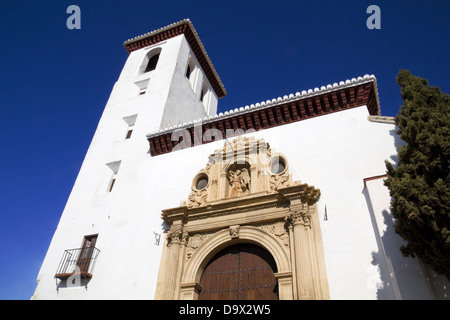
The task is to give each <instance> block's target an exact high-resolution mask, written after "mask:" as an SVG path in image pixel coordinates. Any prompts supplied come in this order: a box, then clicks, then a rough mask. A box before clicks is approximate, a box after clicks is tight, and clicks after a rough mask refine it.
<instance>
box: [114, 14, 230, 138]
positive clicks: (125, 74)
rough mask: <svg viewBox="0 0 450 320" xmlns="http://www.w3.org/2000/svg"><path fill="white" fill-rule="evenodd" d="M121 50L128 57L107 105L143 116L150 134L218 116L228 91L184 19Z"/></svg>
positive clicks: (141, 37) (125, 44)
mask: <svg viewBox="0 0 450 320" xmlns="http://www.w3.org/2000/svg"><path fill="white" fill-rule="evenodd" d="M124 46H125V48H126V50H127V52H128V53H129V57H128V59H127V61H126V63H125V66H124V68H123V70H122V72H121V74H120V77H119V79H118V81H117V83H116V85H115V86H114V89H113V91H112V94H111V98H110V100H109V102H108V104H109V105H111V106H112V105H114V106H115V105H120V108H121V109H122V110H125V109H130V110H131V109H133V110H135V111H136V112H137V113H139V115H140V114H141V113H142V115H143V117H144V116H145V119H146V122H147V124H146V126H145V127H146V129H147V130H149V131H156V130H161V129H164V128H169V127H173V126H177V125H181V124H183V123H188V122H190V121H193V120H197V119H203V118H205V117H208V116H211V115H214V114H216V112H217V102H218V99H220V98H222V97H224V96H225V95H226V90H225V88H224V86H223V84H222V82H221V80H220V78H219V76H218V75H217V72H216V70H215V68H214V66H213V65H212V63H211V61H210V59H209V57H208V55H207V54H206V51H205V49H204V47H203V44H202V43H201V41H200V39H199V37H198V35H197V32H196V31H195V29H194V27H193V25H192V23H191V22H190V21H189V20H188V19H186V20H182V21H180V22H177V23H174V24H171V25H169V26H166V27H164V28H161V29H158V30H155V31H152V32H149V33H146V34H144V35H141V36H138V37H135V38H133V39H130V40H128V41H126V42H125V43H124ZM139 118H141V117H140V116H139Z"/></svg>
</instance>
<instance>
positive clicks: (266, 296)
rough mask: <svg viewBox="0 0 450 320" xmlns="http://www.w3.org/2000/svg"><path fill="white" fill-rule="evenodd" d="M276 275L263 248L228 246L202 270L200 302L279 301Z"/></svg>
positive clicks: (271, 259)
mask: <svg viewBox="0 0 450 320" xmlns="http://www.w3.org/2000/svg"><path fill="white" fill-rule="evenodd" d="M276 272H277V268H276V264H275V260H274V259H273V257H272V255H271V254H270V253H269V252H268V251H266V250H265V249H263V248H261V247H259V246H256V245H253V244H249V243H240V244H236V245H233V246H230V247H227V248H225V249H223V250H222V251H220V252H219V253H218V254H216V255H215V256H214V257H213V258H212V259H211V260H210V261H209V263H208V264H207V266H206V267H205V269H204V271H203V274H202V277H201V279H200V287H201V288H202V289H201V291H200V294H199V300H278V285H277V279H276V278H275V273H276Z"/></svg>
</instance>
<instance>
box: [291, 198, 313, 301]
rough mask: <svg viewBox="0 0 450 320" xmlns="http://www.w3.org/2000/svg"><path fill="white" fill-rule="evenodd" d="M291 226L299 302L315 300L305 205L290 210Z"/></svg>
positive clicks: (309, 225)
mask: <svg viewBox="0 0 450 320" xmlns="http://www.w3.org/2000/svg"><path fill="white" fill-rule="evenodd" d="M288 219H290V221H291V223H292V226H293V228H292V229H293V238H294V252H295V253H294V259H295V275H296V283H297V290H296V291H297V297H298V299H299V300H312V299H314V298H315V290H314V277H313V276H314V272H313V265H312V264H313V263H314V261H312V258H311V245H312V244H311V239H310V238H311V237H310V233H311V214H310V211H309V208H308V206H307V205H302V206H301V207H296V208H295V209H294V208H291V210H290V214H289V216H288Z"/></svg>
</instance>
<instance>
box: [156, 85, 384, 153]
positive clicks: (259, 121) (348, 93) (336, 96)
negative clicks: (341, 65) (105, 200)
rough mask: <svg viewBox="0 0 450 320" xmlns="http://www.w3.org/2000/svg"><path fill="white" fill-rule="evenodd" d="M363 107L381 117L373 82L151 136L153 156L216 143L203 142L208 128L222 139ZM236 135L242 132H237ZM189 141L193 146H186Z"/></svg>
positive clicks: (206, 140) (205, 140)
mask: <svg viewBox="0 0 450 320" xmlns="http://www.w3.org/2000/svg"><path fill="white" fill-rule="evenodd" d="M364 105H365V106H367V108H368V111H369V114H370V115H378V114H379V106H378V101H377V94H376V88H375V82H374V81H368V82H363V83H361V84H357V85H354V86H348V87H342V88H337V89H336V90H328V91H326V92H324V93H320V94H317V95H312V96H307V97H304V98H299V99H294V100H289V101H286V102H280V103H276V104H271V105H269V106H265V107H264V108H256V109H255V110H252V109H249V110H247V112H238V113H237V114H233V115H232V116H223V117H218V118H214V119H212V120H208V121H205V122H203V123H198V124H197V125H194V124H192V125H190V126H187V127H183V128H181V129H175V130H171V131H165V132H162V133H161V134H156V135H152V136H149V137H148V142H149V144H150V153H151V155H152V156H157V155H161V154H165V153H168V152H172V151H173V149H174V148H175V147H176V146H177V145H178V144H179V143H183V148H186V147H193V146H195V145H198V144H204V143H209V142H213V141H215V140H217V137H211V139H208V137H205V138H206V139H202V137H204V134H205V132H206V131H207V130H208V129H216V130H219V131H220V132H221V134H222V138H223V139H224V138H231V137H230V136H229V132H227V129H232V130H233V132H235V131H236V130H237V129H242V130H243V131H244V132H246V131H247V130H250V129H252V130H254V131H260V130H264V129H268V128H273V127H277V126H281V125H285V124H289V123H294V122H298V121H302V120H306V119H310V118H314V117H318V116H322V115H327V114H330V113H334V112H338V111H343V110H348V109H351V108H355V107H360V106H364ZM174 131H178V132H181V133H182V134H181V137H180V134H177V135H176V139H174V140H176V141H172V133H173V132H174ZM237 135H239V132H237V133H236V136H237ZM174 136H175V135H174ZM199 139H201V140H203V141H199ZM188 141H190V143H187V142H188ZM176 149H182V148H180V147H178V148H176Z"/></svg>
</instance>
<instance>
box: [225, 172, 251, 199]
mask: <svg viewBox="0 0 450 320" xmlns="http://www.w3.org/2000/svg"><path fill="white" fill-rule="evenodd" d="M250 180H251V179H250V173H249V172H248V169H247V168H241V169H236V170H229V171H228V181H229V182H230V186H231V192H230V197H236V196H242V195H246V194H248V193H249V192H250Z"/></svg>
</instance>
